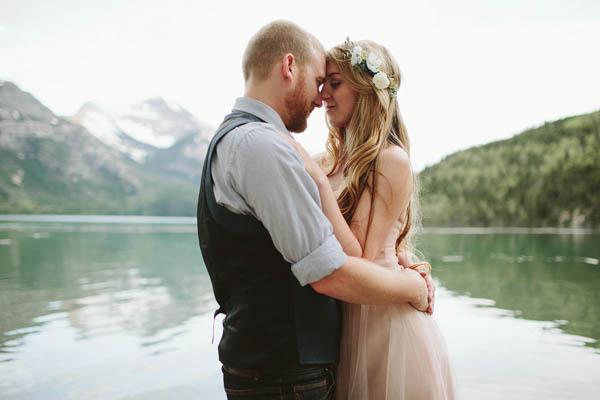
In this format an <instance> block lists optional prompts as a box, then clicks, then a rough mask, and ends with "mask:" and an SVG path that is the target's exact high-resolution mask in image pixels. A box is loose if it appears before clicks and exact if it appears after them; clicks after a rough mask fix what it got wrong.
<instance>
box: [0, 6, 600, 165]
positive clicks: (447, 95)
mask: <svg viewBox="0 0 600 400" xmlns="http://www.w3.org/2000/svg"><path fill="white" fill-rule="evenodd" d="M279 18H282V19H288V20H291V21H294V22H296V23H298V24H299V25H301V26H303V27H304V28H306V29H307V30H309V31H310V32H312V33H313V34H314V35H315V36H317V38H319V39H320V40H321V41H322V42H323V44H324V46H325V47H326V48H329V47H331V46H333V45H335V44H338V43H341V42H343V41H344V39H345V38H346V36H350V38H351V39H354V40H359V39H370V40H374V41H376V42H378V43H380V44H383V45H384V46H386V47H387V48H388V49H389V50H390V51H391V52H392V54H393V55H394V56H395V58H396V60H397V61H398V63H399V65H400V68H401V70H402V74H403V79H404V81H403V83H402V86H401V87H400V91H399V93H398V99H399V102H400V107H401V110H402V113H403V116H404V120H405V122H406V125H407V128H408V132H409V136H410V138H411V141H412V162H413V166H414V167H415V169H416V170H417V171H419V170H421V169H422V168H423V167H425V166H426V165H431V164H433V163H435V162H437V161H439V160H440V159H441V158H443V157H444V156H445V155H448V154H450V153H452V152H454V151H456V150H459V149H465V148H468V147H471V146H474V145H478V144H483V143H487V142H490V141H493V140H498V139H503V138H508V137H510V136H512V135H514V134H516V133H519V132H520V131H522V130H524V129H526V128H529V127H533V126H538V125H541V124H543V122H544V121H550V120H554V119H558V118H562V117H566V116H570V115H574V114H580V113H585V112H591V111H595V110H598V109H600V51H598V48H599V47H598V43H599V42H600V2H598V1H595V0H588V1H583V0H580V1H578V0H571V1H568V0H563V1H556V0H535V1H534V0H518V1H517V0H507V1H491V0H490V1H484V0H481V1H475V0H453V1H435V0H423V1H417V0H414V1H399V0H396V1H377V2H375V1H365V0H362V1H343V2H337V1H326V0H325V1H324V0H319V1H313V0H304V1H296V2H283V1H260V0H254V1H244V2H232V1H219V0H212V1H183V0H169V1H164V0H144V1H126V0H120V1H114V0H102V1H93V0H52V1H47V0H37V1H35V0H0V79H4V80H10V81H13V82H14V83H16V84H17V85H18V86H19V87H21V89H23V90H26V91H28V92H30V93H32V94H33V95H34V96H36V97H37V98H38V99H40V100H41V101H42V102H43V103H44V104H45V105H46V106H48V107H49V108H50V109H52V110H53V111H54V112H55V113H57V114H59V115H71V114H74V113H75V112H76V111H77V110H78V108H79V107H80V106H81V105H82V104H83V103H85V102H86V101H90V100H91V101H95V102H97V103H99V104H100V105H103V106H107V107H115V106H121V105H125V104H129V103H134V102H139V101H142V100H144V99H146V98H149V97H154V96H162V97H164V98H166V99H168V100H173V101H176V102H178V103H180V104H181V105H182V106H184V107H186V108H187V109H189V110H190V111H191V112H192V113H193V114H194V115H196V116H197V117H198V119H200V120H202V121H205V122H208V123H209V124H211V125H213V126H215V127H216V126H217V125H218V124H219V122H220V120H221V119H222V117H223V116H224V115H225V114H226V113H227V112H228V111H229V110H230V109H231V106H232V105H233V102H234V99H235V98H236V97H238V96H241V95H242V94H243V91H244V87H243V80H242V73H241V58H242V53H243V51H244V48H245V46H246V44H247V42H248V40H249V38H250V37H251V36H252V35H253V34H254V33H255V32H256V31H257V30H258V29H259V28H260V27H261V26H262V25H264V24H265V23H267V22H269V21H271V20H273V19H279ZM297 137H298V139H299V140H300V141H301V142H302V143H303V144H304V145H305V146H306V147H307V148H308V150H309V151H310V152H313V153H314V152H317V151H320V150H321V149H323V146H324V141H325V137H326V131H325V125H324V114H323V112H322V110H321V109H319V110H316V111H315V112H313V115H312V116H311V118H310V119H309V128H308V130H307V131H306V132H305V133H303V134H301V135H299V136H297Z"/></svg>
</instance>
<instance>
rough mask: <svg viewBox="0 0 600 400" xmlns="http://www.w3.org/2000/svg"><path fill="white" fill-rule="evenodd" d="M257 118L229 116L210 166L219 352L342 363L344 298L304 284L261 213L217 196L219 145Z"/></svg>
mask: <svg viewBox="0 0 600 400" xmlns="http://www.w3.org/2000/svg"><path fill="white" fill-rule="evenodd" d="M253 121H255V122H263V121H262V120H260V119H259V118H257V117H256V116H254V115H252V114H247V113H240V112H236V113H233V114H230V115H228V116H227V117H225V120H224V121H223V123H222V124H221V126H220V127H219V129H218V130H217V132H216V133H215V136H214V137H213V139H212V141H211V143H210V146H209V149H208V152H207V155H206V158H205V160H204V167H203V170H202V182H201V184H200V195H199V198H198V238H199V241H200V249H201V250H202V256H203V258H204V263H205V264H206V269H207V270H208V273H209V275H210V279H211V282H212V286H213V291H214V294H215V298H216V300H217V302H218V303H219V309H218V310H217V311H216V312H215V315H217V314H218V313H224V314H225V319H224V321H223V337H222V338H221V342H220V343H219V359H220V360H221V362H222V363H223V364H225V365H228V366H232V367H240V368H285V367H291V366H294V365H297V364H303V365H308V364H333V363H336V362H337V360H338V353H339V349H338V347H339V335H340V310H339V304H338V302H337V301H336V300H334V299H332V298H330V297H327V296H324V295H321V294H318V293H317V292H315V291H314V290H313V289H312V287H311V286H310V285H306V286H304V287H301V286H300V284H299V283H298V280H297V279H296V278H295V277H294V276H293V274H292V272H291V266H290V263H288V262H287V261H285V260H284V259H283V257H282V256H281V254H280V253H279V252H278V251H277V250H276V249H275V246H274V245H273V241H272V240H271V237H270V235H269V232H268V231H267V230H266V229H265V227H264V226H263V224H262V223H261V222H260V221H259V220H257V219H256V218H254V217H253V216H251V215H241V214H235V213H232V212H230V211H229V210H227V209H226V208H225V207H222V206H220V205H218V204H217V203H216V201H215V196H214V192H213V180H212V175H211V159H212V156H213V154H214V151H215V147H216V145H217V143H218V142H219V140H221V138H223V137H224V136H225V135H226V134H227V133H229V132H230V131H231V130H233V129H234V128H236V127H238V126H241V125H243V124H246V123H248V122H253ZM249 173H252V171H249ZM282 190H285V188H283V189H282Z"/></svg>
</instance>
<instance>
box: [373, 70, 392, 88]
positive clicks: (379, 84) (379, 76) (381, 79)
mask: <svg viewBox="0 0 600 400" xmlns="http://www.w3.org/2000/svg"><path fill="white" fill-rule="evenodd" d="M373 83H374V84H375V87H376V88H377V89H387V88H388V87H389V86H390V80H389V79H388V77H387V75H386V74H385V72H383V71H380V72H378V73H376V74H375V76H374V77H373Z"/></svg>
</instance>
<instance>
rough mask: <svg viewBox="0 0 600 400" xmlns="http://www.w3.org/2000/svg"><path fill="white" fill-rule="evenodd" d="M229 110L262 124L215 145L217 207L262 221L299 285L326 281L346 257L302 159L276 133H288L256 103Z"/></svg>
mask: <svg viewBox="0 0 600 400" xmlns="http://www.w3.org/2000/svg"><path fill="white" fill-rule="evenodd" d="M233 110H234V111H244V112H248V113H251V114H254V115H256V116H257V117H259V118H260V119H262V120H263V121H265V123H262V122H250V123H248V124H246V125H243V126H241V127H239V128H236V129H234V130H233V131H231V132H230V133H228V134H227V135H225V137H224V138H223V139H222V140H221V141H220V142H219V144H218V145H217V147H216V149H215V154H214V155H213V159H212V164H211V166H212V177H213V182H214V193H215V198H216V200H217V203H219V204H220V205H222V206H224V207H226V208H227V209H228V210H230V211H232V212H234V213H238V214H251V215H253V216H254V217H256V218H257V219H258V220H259V221H261V222H262V224H263V225H264V226H265V228H266V229H267V231H269V233H270V235H271V239H272V240H273V244H274V245H275V247H276V248H277V250H278V251H279V252H280V253H281V255H282V256H283V258H284V259H285V260H286V261H288V262H289V263H291V264H292V273H293V274H294V275H295V276H296V278H297V279H298V281H299V282H300V284H301V285H303V286H304V285H306V284H308V283H312V282H316V281H318V280H320V279H322V278H324V277H325V276H327V275H329V274H331V273H332V272H333V271H334V270H336V269H337V268H339V267H340V266H342V265H343V264H344V263H345V262H346V254H345V253H344V251H343V250H342V247H341V246H340V244H339V242H338V241H337V239H336V238H335V236H334V235H333V227H332V226H331V223H330V222H329V220H328V219H327V218H326V217H325V215H324V214H323V211H322V209H321V199H320V197H319V190H318V188H317V186H316V184H315V182H314V181H313V180H312V178H311V177H310V175H309V174H308V173H307V172H306V169H305V166H304V161H302V158H301V157H300V155H299V154H298V153H297V151H296V150H295V149H294V147H293V146H292V145H291V144H290V143H288V141H287V140H286V139H285V138H284V137H283V136H282V135H281V133H280V132H283V133H285V134H287V135H289V136H290V137H291V135H290V133H289V132H288V131H287V129H286V127H285V125H284V123H283V121H282V120H281V117H280V116H279V114H277V112H276V111H275V110H273V109H272V108H271V107H269V106H267V105H266V104H264V103H262V102H260V101H257V100H254V99H251V98H248V97H241V98H238V99H237V100H236V102H235V105H234V107H233Z"/></svg>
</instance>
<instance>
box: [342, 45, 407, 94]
mask: <svg viewBox="0 0 600 400" xmlns="http://www.w3.org/2000/svg"><path fill="white" fill-rule="evenodd" d="M344 48H345V56H346V59H350V63H351V64H352V69H353V70H354V72H361V71H362V72H366V73H368V74H369V75H370V76H371V77H372V78H373V84H374V85H375V87H376V88H377V89H387V90H388V92H389V93H390V98H392V99H393V98H394V97H396V94H397V93H398V84H397V82H396V81H395V80H394V78H393V77H391V76H390V77H388V75H387V74H386V73H385V72H383V71H382V70H381V64H382V61H381V60H380V59H379V57H377V55H376V54H375V53H374V52H371V53H369V52H368V51H367V50H363V49H362V47H360V46H355V45H354V43H353V42H351V41H350V38H349V37H347V38H346V41H345V42H344Z"/></svg>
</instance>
